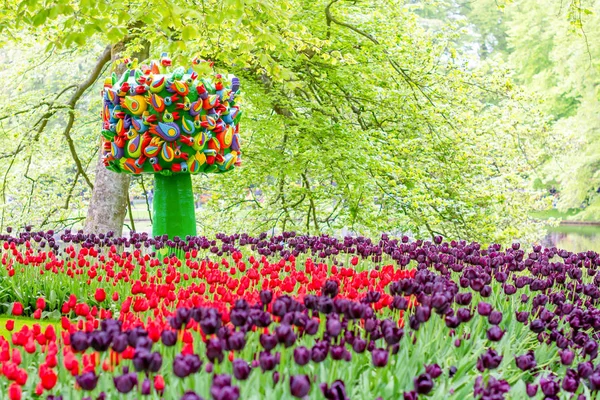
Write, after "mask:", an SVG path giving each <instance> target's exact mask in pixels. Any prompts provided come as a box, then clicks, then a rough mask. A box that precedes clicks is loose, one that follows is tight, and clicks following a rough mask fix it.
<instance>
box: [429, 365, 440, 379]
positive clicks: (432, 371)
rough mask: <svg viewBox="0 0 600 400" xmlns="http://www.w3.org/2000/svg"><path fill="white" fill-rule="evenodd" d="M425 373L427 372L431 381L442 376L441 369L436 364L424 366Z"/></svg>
mask: <svg viewBox="0 0 600 400" xmlns="http://www.w3.org/2000/svg"><path fill="white" fill-rule="evenodd" d="M425 372H427V373H428V374H429V376H431V378H432V379H435V378H437V377H438V376H440V375H442V369H441V368H440V366H439V365H437V364H430V365H426V366H425Z"/></svg>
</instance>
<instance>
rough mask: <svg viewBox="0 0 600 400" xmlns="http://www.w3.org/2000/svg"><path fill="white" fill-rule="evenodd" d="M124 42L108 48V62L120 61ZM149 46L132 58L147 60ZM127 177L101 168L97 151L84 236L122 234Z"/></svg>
mask: <svg viewBox="0 0 600 400" xmlns="http://www.w3.org/2000/svg"><path fill="white" fill-rule="evenodd" d="M124 49H125V43H123V42H121V43H117V44H115V45H114V46H113V47H112V51H111V61H112V62H114V61H115V60H117V59H119V58H122V57H123V55H122V52H123V50H124ZM149 54H150V43H148V42H146V43H145V44H144V48H143V49H142V50H140V51H139V52H137V53H133V54H132V57H134V58H137V59H138V60H140V61H142V60H145V59H147V58H148V57H149ZM125 68H126V67H125V65H124V64H120V65H118V66H117V68H116V72H117V74H122V73H123V72H124V71H125ZM130 181H131V176H130V175H129V174H125V173H121V174H118V173H116V172H112V171H109V170H107V169H106V168H105V167H104V164H103V162H102V152H99V156H98V161H97V162H96V179H95V182H94V190H93V191H92V198H91V199H90V205H89V206H88V213H87V218H86V220H85V227H84V231H85V232H86V233H96V234H98V233H106V232H108V231H113V232H114V234H115V236H122V235H123V221H124V220H125V216H126V215H127V205H128V202H129V183H130Z"/></svg>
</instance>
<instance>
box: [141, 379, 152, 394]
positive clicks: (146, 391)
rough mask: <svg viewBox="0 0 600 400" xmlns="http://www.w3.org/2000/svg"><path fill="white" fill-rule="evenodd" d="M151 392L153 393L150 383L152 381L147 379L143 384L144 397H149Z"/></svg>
mask: <svg viewBox="0 0 600 400" xmlns="http://www.w3.org/2000/svg"><path fill="white" fill-rule="evenodd" d="M151 392H152V382H150V379H148V378H146V379H144V382H142V394H143V395H144V396H148V395H150V393H151Z"/></svg>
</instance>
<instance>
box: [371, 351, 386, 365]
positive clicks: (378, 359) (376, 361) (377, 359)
mask: <svg viewBox="0 0 600 400" xmlns="http://www.w3.org/2000/svg"><path fill="white" fill-rule="evenodd" d="M388 356H389V353H388V352H387V350H385V349H374V350H373V352H372V353H371V359H372V361H373V365H374V366H376V367H385V366H386V365H387V363H388Z"/></svg>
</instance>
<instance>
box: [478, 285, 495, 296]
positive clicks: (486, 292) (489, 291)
mask: <svg viewBox="0 0 600 400" xmlns="http://www.w3.org/2000/svg"><path fill="white" fill-rule="evenodd" d="M479 294H480V295H481V297H490V296H491V295H492V287H491V286H490V285H485V286H484V287H483V289H481V292H479Z"/></svg>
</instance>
